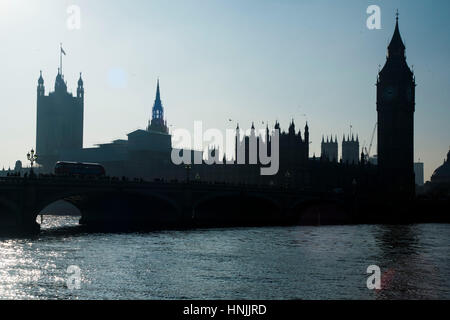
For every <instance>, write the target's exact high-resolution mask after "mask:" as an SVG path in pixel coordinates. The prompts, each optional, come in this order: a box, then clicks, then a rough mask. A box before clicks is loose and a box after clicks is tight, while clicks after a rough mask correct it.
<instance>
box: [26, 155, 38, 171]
mask: <svg viewBox="0 0 450 320" xmlns="http://www.w3.org/2000/svg"><path fill="white" fill-rule="evenodd" d="M37 158H38V155H37V154H36V153H35V152H34V149H31V151H30V152H29V153H27V159H28V161H30V164H31V167H30V177H34V171H33V165H34V163H35V162H36V160H37Z"/></svg>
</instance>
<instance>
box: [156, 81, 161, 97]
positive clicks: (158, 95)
mask: <svg viewBox="0 0 450 320" xmlns="http://www.w3.org/2000/svg"><path fill="white" fill-rule="evenodd" d="M155 101H159V102H161V93H160V90H159V78H158V83H157V85H156V99H155Z"/></svg>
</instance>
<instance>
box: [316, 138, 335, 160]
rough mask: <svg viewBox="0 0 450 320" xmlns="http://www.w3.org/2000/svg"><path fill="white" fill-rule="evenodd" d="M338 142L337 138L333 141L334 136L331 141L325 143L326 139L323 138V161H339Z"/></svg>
mask: <svg viewBox="0 0 450 320" xmlns="http://www.w3.org/2000/svg"><path fill="white" fill-rule="evenodd" d="M338 149H339V147H338V141H337V137H335V139H334V140H333V136H331V139H330V138H328V136H327V140H326V141H325V138H324V137H322V144H321V155H320V157H321V158H322V159H323V160H328V161H332V162H337V161H338Z"/></svg>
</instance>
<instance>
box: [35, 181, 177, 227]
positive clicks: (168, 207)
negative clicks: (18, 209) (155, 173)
mask: <svg viewBox="0 0 450 320" xmlns="http://www.w3.org/2000/svg"><path fill="white" fill-rule="evenodd" d="M58 200H64V201H67V202H69V203H71V204H73V205H74V206H75V207H77V208H78V209H79V210H80V212H81V220H80V223H81V224H88V225H89V224H91V225H98V226H105V227H109V226H111V227H120V226H124V227H127V226H131V225H136V226H138V225H141V226H144V225H150V226H155V227H157V225H168V224H172V223H175V222H176V221H178V219H179V218H180V215H181V210H180V206H179V205H178V204H177V203H176V202H175V201H174V200H173V199H171V198H169V197H167V196H165V195H162V194H159V193H156V192H151V191H138V190H136V191H126V190H118V189H114V188H111V189H106V190H95V189H90V188H88V189H86V190H80V189H69V190H64V191H62V192H56V193H49V194H48V195H47V196H45V197H42V198H41V199H40V201H39V202H38V203H37V205H36V207H35V210H34V215H35V216H37V215H38V214H39V213H40V212H41V211H42V210H43V209H44V208H45V207H47V206H48V205H49V204H52V203H54V202H56V201H58ZM34 218H36V217H34Z"/></svg>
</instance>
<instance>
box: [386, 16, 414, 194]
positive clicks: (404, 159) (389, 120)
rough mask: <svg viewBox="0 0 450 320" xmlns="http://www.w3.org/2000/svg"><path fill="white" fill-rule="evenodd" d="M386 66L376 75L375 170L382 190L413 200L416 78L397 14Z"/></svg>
mask: <svg viewBox="0 0 450 320" xmlns="http://www.w3.org/2000/svg"><path fill="white" fill-rule="evenodd" d="M396 20H397V22H396V26H395V31H394V35H393V37H392V40H391V42H390V44H389V47H388V54H387V58H386V64H385V65H384V67H383V69H382V70H381V71H380V73H379V75H378V81H377V112H378V169H379V177H380V182H381V189H382V191H384V192H387V193H389V194H390V195H393V196H394V197H402V196H403V197H408V198H409V197H412V196H414V194H415V180H414V111H415V87H416V83H415V77H414V74H413V72H412V71H411V69H410V68H409V67H408V64H407V63H406V56H405V45H404V44H403V41H402V38H401V36H400V30H399V26H398V12H397V18H396Z"/></svg>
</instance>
